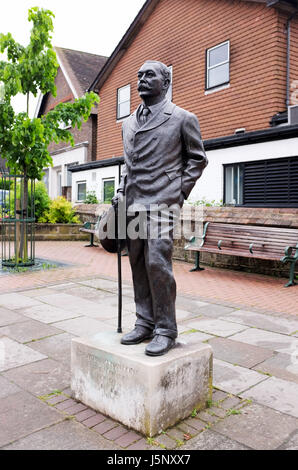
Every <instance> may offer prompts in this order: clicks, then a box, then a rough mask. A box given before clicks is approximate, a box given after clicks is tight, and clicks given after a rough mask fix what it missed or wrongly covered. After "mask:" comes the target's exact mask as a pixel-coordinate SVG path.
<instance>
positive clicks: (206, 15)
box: [97, 0, 298, 159]
mask: <svg viewBox="0 0 298 470" xmlns="http://www.w3.org/2000/svg"><path fill="white" fill-rule="evenodd" d="M285 21H286V18H285V16H283V15H281V14H280V13H278V12H277V11H276V10H275V9H273V8H267V7H266V6H264V5H259V4H257V3H253V2H242V1H241V2H240V1H234V0H183V1H182V0H160V2H159V3H158V5H157V7H156V8H155V10H154V11H153V13H152V14H151V15H150V17H149V19H148V20H147V21H146V23H145V25H144V26H143V27H142V28H141V30H140V31H139V33H138V35H137V36H136V38H135V39H134V41H133V42H132V44H131V45H130V47H129V48H128V49H127V51H126V52H125V54H124V55H123V57H122V58H121V60H120V61H119V63H118V64H117V65H116V67H115V68H114V70H113V71H112V73H111V75H110V76H109V78H108V80H107V81H106V82H105V83H104V85H103V86H102V88H101V90H100V92H99V94H100V97H101V102H100V105H99V119H98V140H97V159H105V158H110V157H113V156H120V155H122V153H123V152H122V142H121V123H116V90H117V88H119V87H121V86H124V85H126V84H129V83H130V84H131V112H132V111H133V110H134V109H135V108H136V107H137V106H138V104H139V102H140V100H139V97H138V93H137V90H136V82H137V78H136V76H137V70H138V68H139V67H140V66H141V65H142V63H143V62H144V61H145V60H146V59H149V58H151V59H155V60H161V61H163V62H164V63H166V64H168V65H173V76H174V80H173V83H174V84H173V101H174V102H175V103H176V104H177V105H179V106H181V107H183V108H186V109H188V110H190V111H192V112H194V113H195V114H196V115H197V116H198V117H199V120H200V124H201V129H202V136H203V139H209V138H213V137H219V136H224V135H230V134H233V133H234V131H235V129H236V128H239V127H245V128H246V130H247V131H253V130H258V129H264V128H268V127H269V121H270V118H271V117H272V116H273V115H274V114H276V113H277V112H279V111H283V110H284V109H285V99H286V68H285V67H286V34H285ZM293 23H295V25H296V21H293ZM293 29H294V28H293ZM295 31H296V30H295ZM295 34H297V33H296V32H295ZM293 36H294V33H293ZM227 39H229V40H230V43H231V63H230V87H229V88H227V89H224V90H221V91H217V92H215V93H212V94H209V95H205V51H206V49H207V48H210V47H212V46H214V45H216V44H219V43H221V42H223V41H225V40H227ZM297 63H298V50H297V47H293V50H292V64H293V68H292V74H293V76H296V75H297V68H295V67H297V65H296V64H297Z"/></svg>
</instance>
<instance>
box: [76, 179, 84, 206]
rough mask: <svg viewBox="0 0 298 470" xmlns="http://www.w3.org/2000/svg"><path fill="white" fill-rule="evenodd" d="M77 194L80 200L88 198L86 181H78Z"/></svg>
mask: <svg viewBox="0 0 298 470" xmlns="http://www.w3.org/2000/svg"><path fill="white" fill-rule="evenodd" d="M77 194H78V198H77V200H78V201H84V200H85V199H86V181H80V182H78V183H77Z"/></svg>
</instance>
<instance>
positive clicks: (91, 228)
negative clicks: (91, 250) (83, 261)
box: [79, 216, 101, 247]
mask: <svg viewBox="0 0 298 470" xmlns="http://www.w3.org/2000/svg"><path fill="white" fill-rule="evenodd" d="M100 218H101V217H100V216H99V217H98V218H97V219H96V220H94V221H89V222H85V223H84V225H83V227H81V228H80V229H79V230H80V232H86V233H89V234H90V243H89V245H85V247H89V246H98V245H94V235H95V226H96V224H97V223H98V222H99V220H100Z"/></svg>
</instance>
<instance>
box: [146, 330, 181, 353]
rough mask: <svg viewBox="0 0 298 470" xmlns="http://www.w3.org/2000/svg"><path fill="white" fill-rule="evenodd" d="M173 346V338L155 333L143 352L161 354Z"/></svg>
mask: <svg viewBox="0 0 298 470" xmlns="http://www.w3.org/2000/svg"><path fill="white" fill-rule="evenodd" d="M173 346H175V340H174V339H172V338H169V337H168V336H162V335H155V336H154V338H153V340H152V341H151V342H150V343H149V344H148V346H147V347H146V349H145V353H146V354H147V355H148V356H162V355H163V354H166V353H167V352H168V351H169V350H170V349H171V348H172V347H173Z"/></svg>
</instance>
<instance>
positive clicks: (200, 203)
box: [190, 197, 223, 207]
mask: <svg viewBox="0 0 298 470" xmlns="http://www.w3.org/2000/svg"><path fill="white" fill-rule="evenodd" d="M190 204H191V205H192V206H207V207H213V206H215V207H220V206H223V202H222V199H221V200H220V201H215V199H214V200H213V201H209V200H208V199H206V198H205V197H203V198H202V199H199V200H198V201H194V202H190Z"/></svg>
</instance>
